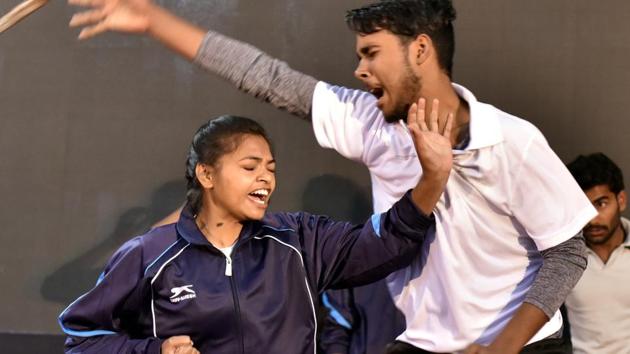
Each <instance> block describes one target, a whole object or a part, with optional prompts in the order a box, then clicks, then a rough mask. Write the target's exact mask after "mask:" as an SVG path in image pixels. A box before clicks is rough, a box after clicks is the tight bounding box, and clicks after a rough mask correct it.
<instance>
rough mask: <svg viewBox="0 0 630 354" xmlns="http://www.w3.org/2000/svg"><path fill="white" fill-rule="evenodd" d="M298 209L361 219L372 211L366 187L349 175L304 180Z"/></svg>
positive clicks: (348, 219) (333, 216) (337, 217)
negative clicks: (300, 203)
mask: <svg viewBox="0 0 630 354" xmlns="http://www.w3.org/2000/svg"><path fill="white" fill-rule="evenodd" d="M302 210H304V211H307V212H309V213H312V214H321V215H328V216H330V217H332V218H333V219H335V220H339V221H351V222H353V223H355V224H358V223H364V222H365V221H366V220H367V218H368V217H369V216H370V214H371V213H372V205H371V199H370V191H369V190H367V189H366V188H362V187H360V186H359V185H357V184H356V183H354V182H353V181H352V180H350V179H347V178H344V177H340V176H336V175H330V174H326V175H322V176H319V177H315V178H312V179H310V180H309V181H308V183H307V184H306V188H305V190H304V194H303V195H302Z"/></svg>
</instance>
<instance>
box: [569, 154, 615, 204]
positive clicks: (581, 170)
mask: <svg viewBox="0 0 630 354" xmlns="http://www.w3.org/2000/svg"><path fill="white" fill-rule="evenodd" d="M567 167H568V168H569V171H570V172H571V174H572V175H573V178H575V180H576V181H577V183H578V184H579V185H580V187H581V188H582V190H588V189H591V188H593V187H595V186H597V185H602V184H605V185H607V186H608V188H609V189H610V191H611V192H613V193H615V194H617V193H619V192H621V191H622V190H624V188H625V187H624V185H623V174H622V173H621V169H619V167H618V166H617V165H616V164H615V163H614V162H613V161H612V160H611V159H609V158H608V156H606V155H604V154H602V153H601V152H598V153H594V154H590V155H586V156H584V155H580V156H578V157H577V158H576V159H575V160H573V161H572V162H570V163H569V164H568V165H567Z"/></svg>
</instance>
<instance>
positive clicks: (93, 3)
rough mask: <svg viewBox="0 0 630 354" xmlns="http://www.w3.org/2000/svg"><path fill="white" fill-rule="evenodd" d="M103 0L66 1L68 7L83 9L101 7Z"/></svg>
mask: <svg viewBox="0 0 630 354" xmlns="http://www.w3.org/2000/svg"><path fill="white" fill-rule="evenodd" d="M104 3H105V0H68V4H69V5H74V6H83V7H88V6H89V7H98V6H102V5H103V4H104Z"/></svg>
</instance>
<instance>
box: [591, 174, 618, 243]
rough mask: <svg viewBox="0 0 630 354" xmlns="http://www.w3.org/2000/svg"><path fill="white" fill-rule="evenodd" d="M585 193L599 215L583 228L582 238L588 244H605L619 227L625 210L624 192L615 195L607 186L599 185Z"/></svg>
mask: <svg viewBox="0 0 630 354" xmlns="http://www.w3.org/2000/svg"><path fill="white" fill-rule="evenodd" d="M585 193H586V196H587V197H588V199H589V200H590V201H591V203H593V206H594V207H595V208H596V209H597V212H598V213H599V214H598V215H597V216H596V217H595V218H593V220H591V221H590V222H589V223H588V225H586V227H585V228H584V237H585V238H586V242H587V243H588V244H591V245H601V244H605V243H606V242H608V241H609V240H610V239H611V238H612V236H613V234H614V232H615V231H617V230H618V229H619V228H620V227H621V212H622V211H623V210H624V209H625V208H626V196H625V192H624V191H621V192H619V193H618V194H615V193H613V192H612V191H611V190H610V188H609V187H608V185H605V184H600V185H597V186H595V187H593V188H590V189H587V190H586V191H585Z"/></svg>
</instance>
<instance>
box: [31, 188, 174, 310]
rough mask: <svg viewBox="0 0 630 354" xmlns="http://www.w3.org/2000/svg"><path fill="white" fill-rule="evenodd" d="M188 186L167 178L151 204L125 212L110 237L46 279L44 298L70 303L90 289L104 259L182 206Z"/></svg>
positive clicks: (101, 267) (101, 268)
mask: <svg viewBox="0 0 630 354" xmlns="http://www.w3.org/2000/svg"><path fill="white" fill-rule="evenodd" d="M185 190H186V186H185V183H184V181H179V180H178V181H171V182H167V183H165V184H163V185H162V186H161V187H159V188H158V189H157V190H156V191H155V192H154V193H153V195H152V197H151V202H150V203H149V205H148V206H138V207H133V208H131V209H128V210H127V211H125V212H124V213H122V215H121V217H120V218H119V219H118V222H117V224H116V227H115V228H114V231H113V232H112V234H111V235H110V236H109V237H108V238H106V239H105V240H103V242H101V243H99V244H98V245H96V246H94V247H93V248H92V249H90V250H88V251H87V252H85V253H84V254H82V255H80V256H78V257H77V258H75V259H73V260H71V261H69V262H68V263H66V264H64V265H62V266H61V267H60V268H59V269H57V270H56V271H54V272H53V273H52V274H50V275H48V276H47V277H46V278H45V279H44V282H43V283H42V287H41V294H42V296H43V298H44V299H46V300H48V301H53V302H58V303H62V304H68V303H70V302H71V301H73V300H74V299H76V298H77V297H78V296H79V295H80V294H83V293H85V292H86V291H88V290H89V289H91V288H92V287H93V286H94V284H95V283H96V279H97V278H98V276H99V274H100V273H101V272H102V270H103V267H104V262H105V261H104V260H107V259H109V257H110V256H111V255H112V253H113V252H114V251H115V250H116V249H118V248H119V247H120V246H121V245H122V244H123V243H124V242H125V241H127V240H129V239H131V238H132V237H134V236H137V235H142V234H144V233H145V232H147V231H148V230H149V228H150V227H151V225H153V224H154V223H156V222H157V221H159V220H161V219H162V218H164V217H165V216H166V215H168V214H170V213H171V212H172V211H173V210H175V209H177V208H178V207H180V206H181V204H182V202H183V200H184V197H185Z"/></svg>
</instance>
